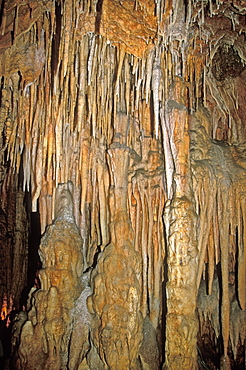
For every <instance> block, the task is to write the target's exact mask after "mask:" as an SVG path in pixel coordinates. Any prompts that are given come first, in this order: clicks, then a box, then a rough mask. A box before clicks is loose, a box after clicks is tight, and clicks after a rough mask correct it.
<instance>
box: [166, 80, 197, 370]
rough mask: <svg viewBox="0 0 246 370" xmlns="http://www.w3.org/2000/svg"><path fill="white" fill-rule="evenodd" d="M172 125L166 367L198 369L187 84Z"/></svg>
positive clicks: (170, 117) (175, 99)
mask: <svg viewBox="0 0 246 370" xmlns="http://www.w3.org/2000/svg"><path fill="white" fill-rule="evenodd" d="M166 123H167V124H168V125H169V129H170V132H171V137H170V142H171V150H172V156H173V160H174V163H175V173H174V180H173V198H172V200H169V201H168V203H167V206H166V209H165V226H166V233H167V266H168V282H167V286H166V295H167V317H166V349H165V350H166V362H165V365H164V368H165V369H168V370H174V369H175V370H176V369H182V370H191V369H196V368H197V367H196V366H197V359H196V357H197V354H196V352H197V350H196V342H197V338H196V337H197V331H198V321H197V318H196V313H195V310H196V274H197V245H196V244H197V242H196V214H195V212H194V205H193V202H192V192H191V191H190V171H189V145H190V144H189V133H188V112H187V109H186V104H185V89H184V88H183V85H182V81H178V82H176V85H175V87H174V89H173V91H172V95H171V94H170V100H169V101H167V107H166Z"/></svg>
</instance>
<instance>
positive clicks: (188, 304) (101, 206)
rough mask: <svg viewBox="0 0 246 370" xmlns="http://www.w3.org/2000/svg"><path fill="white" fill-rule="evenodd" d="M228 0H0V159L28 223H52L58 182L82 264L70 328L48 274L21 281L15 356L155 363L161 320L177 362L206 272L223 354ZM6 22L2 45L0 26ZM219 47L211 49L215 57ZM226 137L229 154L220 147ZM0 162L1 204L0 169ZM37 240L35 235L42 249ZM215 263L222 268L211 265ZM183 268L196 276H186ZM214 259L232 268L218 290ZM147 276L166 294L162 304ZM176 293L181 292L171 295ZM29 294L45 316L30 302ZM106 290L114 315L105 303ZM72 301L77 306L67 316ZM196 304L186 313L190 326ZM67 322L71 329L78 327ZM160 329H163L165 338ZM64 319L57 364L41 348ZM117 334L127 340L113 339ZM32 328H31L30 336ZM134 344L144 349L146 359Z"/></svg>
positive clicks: (240, 172) (234, 217)
mask: <svg viewBox="0 0 246 370" xmlns="http://www.w3.org/2000/svg"><path fill="white" fill-rule="evenodd" d="M228 6H229V5H228V2H227V1H224V2H220V1H217V3H216V4H214V3H213V2H212V1H205V0H203V1H191V0H190V1H188V2H187V1H186V2H183V1H163V0H160V1H159V0H158V1H154V0H153V1H150V0H149V1H148V2H146V1H143V0H139V1H136V2H130V1H128V2H118V1H110V2H106V1H105V2H97V1H77V0H71V1H68V0H62V1H60V2H52V1H48V2H37V3H35V2H33V3H29V2H28V4H27V3H25V4H24V3H23V4H22V3H20V2H18V1H17V2H16V3H15V4H14V5H13V4H12V3H9V4H8V2H4V3H3V5H2V21H1V32H0V33H1V37H3V38H0V54H1V58H0V59H3V60H4V63H3V62H1V63H0V72H1V75H2V76H3V77H2V80H1V95H0V97H1V107H0V130H1V132H3V136H1V139H0V144H1V145H0V150H1V157H0V159H1V165H3V166H4V165H6V164H7V162H6V161H5V159H4V158H5V155H6V158H7V161H8V166H9V167H10V168H11V171H13V172H15V173H16V175H18V174H19V179H20V185H21V186H22V189H23V190H24V191H26V192H27V193H29V192H30V191H31V192H32V210H33V211H39V214H40V222H41V232H42V234H44V235H47V233H49V230H51V229H50V227H51V225H52V222H53V225H54V224H56V222H57V221H56V220H55V215H56V211H55V209H56V206H57V200H56V199H57V198H56V197H57V194H58V193H59V191H60V190H59V187H60V185H59V184H60V183H66V184H68V185H67V187H68V188H69V192H70V193H71V194H72V196H71V197H72V198H71V202H72V203H73V205H74V208H75V211H74V217H75V222H76V225H77V226H78V227H79V229H80V233H81V235H82V237H83V239H84V243H83V244H82V245H81V247H80V248H81V251H82V252H83V256H82V257H81V258H82V259H83V263H84V271H85V274H86V278H85V275H83V274H82V271H80V272H79V273H78V276H77V278H78V279H81V278H82V276H83V278H84V279H85V280H83V279H82V280H83V284H82V285H83V288H84V290H83V291H81V290H80V289H78V291H77V295H76V298H75V297H74V299H72V301H73V304H74V305H75V311H76V312H75V313H74V317H73V320H74V324H72V319H71V321H70V324H71V328H73V329H74V331H71V332H69V330H70V329H68V328H67V326H66V325H70V324H67V321H66V320H65V316H64V315H65V314H64V312H65V311H64V312H63V309H64V307H63V306H62V305H63V304H68V302H67V301H68V296H69V294H68V293H66V292H65V293H64V302H65V303H63V302H62V299H61V297H60V296H59V294H58V293H59V287H58V285H59V284H58V282H57V280H56V278H54V279H55V280H56V281H55V283H56V284H55V283H54V286H53V287H52V288H51V287H50V279H51V278H50V277H49V276H48V275H47V274H48V273H47V271H45V268H43V270H41V273H40V276H41V280H42V290H41V291H40V292H39V293H36V294H34V303H33V305H32V309H31V311H30V313H29V316H28V321H27V323H26V324H25V325H24V327H23V332H22V334H21V336H22V337H21V338H22V340H23V343H24V344H23V346H22V345H21V348H20V351H19V357H18V356H17V357H18V359H17V363H18V364H19V365H18V366H20V368H21V366H22V367H25V366H26V361H27V363H28V366H29V367H30V368H31V366H33V364H32V365H30V364H29V361H31V360H30V359H29V358H30V356H29V354H28V351H31V352H30V353H35V352H37V353H40V359H41V361H40V363H42V362H45V363H46V365H47V366H50V368H52V367H54V368H55V366H58V367H60V368H62V366H63V367H65V366H70V368H71V369H72V368H80V367H82V366H84V367H85V368H86V367H87V368H93V367H94V368H103V367H106V368H117V366H118V368H120V367H121V366H122V368H127V366H128V367H134V366H136V367H137V366H138V367H144V368H145V367H146V369H150V368H151V366H153V368H158V367H159V366H160V356H161V355H160V353H159V350H158V349H157V347H158V346H161V345H160V343H158V341H159V339H158V335H157V333H158V330H160V328H161V325H162V324H161V320H163V321H165V322H164V323H163V326H166V359H163V362H166V366H168V364H169V363H170V362H171V363H170V366H173V368H175V367H177V366H179V365H177V363H176V359H174V357H175V356H176V355H177V356H179V355H180V352H177V351H178V349H177V343H182V351H183V352H182V356H185V353H186V352H185V351H186V350H187V353H188V355H187V356H186V359H185V361H186V362H185V363H183V362H182V358H181V357H182V356H181V357H180V363H182V366H183V367H184V368H187V369H188V368H189V366H191V364H195V363H196V344H195V338H196V331H197V328H198V321H197V318H196V316H195V314H194V312H195V309H194V307H195V305H196V294H197V295H198V296H200V295H202V294H204V292H203V280H204V279H207V280H208V281H207V285H208V294H209V295H211V297H213V294H215V290H216V289H217V290H219V291H220V288H219V285H218V287H217V288H215V285H216V284H217V282H216V279H217V278H219V279H222V280H221V285H222V288H223V289H222V292H221V291H220V294H222V303H221V304H222V305H221V312H222V314H221V316H220V317H219V318H218V320H220V321H221V322H222V331H221V332H220V333H218V332H219V331H220V329H219V328H218V323H217V322H215V321H216V320H214V321H213V320H212V319H211V312H210V313H209V312H208V313H207V316H209V317H210V319H211V320H212V321H213V322H212V324H211V325H212V326H213V329H214V330H215V332H216V335H217V334H218V335H219V334H222V336H223V343H224V357H222V362H223V361H224V360H225V361H226V363H227V362H228V357H227V356H228V353H227V349H229V350H230V340H231V343H232V347H233V351H234V353H236V351H237V346H238V340H239V338H243V334H242V329H240V325H239V324H238V323H239V321H240V320H241V319H242V320H243V314H241V315H238V316H240V320H239V319H238V321H237V328H236V329H235V331H234V332H233V329H232V315H233V313H232V312H230V314H229V313H228V312H229V310H230V309H231V311H233V308H232V307H234V309H235V311H236V312H240V313H242V312H244V311H243V310H245V250H244V249H245V248H244V244H245V243H244V242H245V238H246V236H245V235H244V234H245V229H246V228H245V227H244V224H245V222H246V221H245V199H244V190H243V189H244V187H245V176H244V170H245V163H244V159H242V158H244V151H245V147H244V146H243V145H244V142H245V138H246V134H245V130H244V128H243V122H244V120H245V113H244V108H243V107H244V103H245V101H244V98H243V97H242V96H243V95H245V94H244V93H245V91H246V87H245V84H244V77H245V70H244V64H245V60H246V57H245V48H244V47H243V46H242V45H243V38H242V35H243V32H244V31H245V25H244V24H243V18H244V17H245V14H244V10H242V5H240V6H239V5H238V2H234V8H236V9H237V11H238V12H239V14H240V16H237V19H236V21H235V22H234V16H235V13H233V9H231V8H230V9H229V7H228ZM115 9H117V12H115ZM118 9H119V12H121V14H118ZM11 17H12V18H11ZM127 17H128V18H127ZM11 19H12V22H11V21H10V20H11ZM126 19H129V25H130V26H129V27H132V30H130V32H128V31H129V30H128V31H126V29H125V23H126V22H125V20H126ZM219 21H221V22H222V23H223V27H221V29H219V27H218V26H217V24H216V23H218V24H219ZM231 22H232V23H231ZM116 25H117V27H116ZM228 25H229V26H228ZM231 26H232V28H233V30H231ZM228 27H229V28H228ZM11 32H12V33H11ZM127 32H128V33H127ZM240 34H242V35H240ZM11 35H12V42H13V45H11V43H10V44H8V41H7V37H9V36H11ZM134 37H135V39H134ZM134 40H135V41H134ZM1 43H3V44H1ZM134 43H136V45H135V46H134V45H133V44H134ZM23 53H25V54H23ZM23 55H24V56H23ZM221 56H224V57H225V58H224V61H223V63H224V64H223V63H221V64H218V63H219V62H220V60H221V59H223V58H221ZM229 57H231V59H232V60H234V62H235V63H234V64H233V63H232V64H233V65H232V64H230V61H229V59H228V60H227V59H226V58H229ZM11 61H12V63H11ZM235 64H236V65H237V67H235ZM241 91H242V93H241ZM193 126H194V127H193ZM225 142H228V144H230V145H226V144H225ZM239 145H242V148H243V149H242V150H241V152H240V155H238V154H236V149H235V148H237V147H238V146H239ZM239 157H240V158H241V159H240V158H239ZM122 166H125V167H124V168H123V169H122ZM227 166H228V170H227V169H226V167H227ZM229 169H230V171H229ZM1 171H2V172H1V176H3V178H4V182H3V185H1V190H0V191H1V195H2V194H3V197H2V200H1V202H2V203H1V208H3V207H2V204H4V205H6V199H7V198H6V197H7V195H6V194H5V193H6V192H7V191H8V190H7V189H8V188H9V186H10V185H11V184H12V183H11V181H12V180H11V179H10V177H11V176H10V175H9V176H7V177H6V178H5V174H6V171H5V169H3V170H2V169H1ZM22 171H23V175H22ZM70 181H72V183H73V185H72V184H71V183H70ZM224 182H225V183H226V184H227V185H226V187H224V188H223V186H224V185H223V184H224ZM235 184H236V185H235ZM237 187H238V188H240V189H241V190H236V188H237ZM224 193H228V198H226V195H225V194H224ZM233 194H234V195H235V194H236V195H235V196H233ZM234 198H235V199H236V200H235V199H234ZM21 199H22V198H21V196H20V198H18V202H21ZM18 207H20V205H19V206H18ZM20 208H21V207H20ZM233 209H238V212H234V211H233ZM4 212H5V211H4ZM10 212H12V211H10ZM163 212H164V213H165V217H164V223H163V220H162V214H163ZM12 216H13V215H12ZM12 216H11V217H12ZM11 217H10V218H11ZM19 221H20V220H19ZM19 221H18V222H19ZM2 222H3V225H5V215H4V217H3V221H2ZM164 230H165V231H164ZM77 231H78V230H77ZM123 234H124V235H123ZM128 234H129V235H128ZM18 238H19V236H17V239H18ZM20 238H21V237H20ZM44 238H45V237H44ZM43 240H45V239H43ZM184 240H185V241H186V242H184ZM43 248H44V245H43V244H42V243H41V247H40V250H41V251H42V252H41V253H44V254H45V253H46V252H44V251H43ZM54 248H55V247H54ZM51 252H52V251H50V253H51ZM47 253H48V252H47ZM52 253H53V254H52ZM52 253H51V255H50V261H53V265H52V267H51V266H49V268H51V269H53V268H54V266H55V265H56V262H54V261H55V259H54V258H55V257H54V253H56V251H54V250H53V252H52ZM71 253H73V252H71ZM165 253H166V261H167V264H168V266H166V264H164V255H165ZM16 258H17V259H18V258H19V257H18V256H16ZM42 258H45V257H44V256H43V257H42ZM79 258H80V257H79ZM231 261H233V262H231ZM114 264H116V265H117V266H118V267H119V271H115V269H113V267H112V266H114ZM17 265H18V263H17V264H16V266H17ZM219 265H220V266H221V270H222V272H221V274H222V276H219V277H217V275H218V272H217V270H218V266H219ZM229 265H232V267H230V268H229ZM188 267H189V268H188ZM134 269H135V271H134ZM164 269H166V270H165V271H164ZM189 269H190V270H192V271H191V273H190V271H189ZM230 269H231V270H230ZM125 270H126V271H125ZM127 271H128V272H127ZM129 271H131V272H129ZM189 273H190V275H191V276H193V275H194V274H195V275H196V276H194V279H193V281H191V278H190V276H189ZM54 274H55V273H54ZM120 274H122V280H121V281H119V280H120V279H119V275H120ZM127 274H128V275H127ZM230 274H231V275H233V274H234V275H235V277H236V285H235V292H234V293H235V294H234V295H235V297H236V298H235V300H234V301H232V299H231V293H230V292H231V291H230V289H231V287H230V285H231V280H230ZM164 276H165V277H164ZM8 278H9V277H8ZM165 279H168V283H167V282H166V281H165ZM51 280H52V279H51ZM68 280H69V279H68ZM129 281H130V283H129ZM115 282H117V284H118V285H119V287H118V286H117V287H116V286H115V284H116V283H115ZM215 282H216V283H215ZM127 284H128V286H127ZM162 285H165V286H164V288H165V290H166V292H165V294H166V295H167V314H166V313H165V314H163V317H162V311H164V309H163V306H162V302H163V301H162V300H163V297H162ZM53 288H54V289H53ZM15 289H17V288H16V286H15ZM62 289H63V288H62ZM81 289H82V288H81ZM71 290H72V288H71ZM102 292H103V294H104V296H103V297H102ZM184 292H185V293H184ZM62 294H63V292H62ZM67 294H68V295H67ZM71 294H72V292H71ZM180 295H183V296H185V297H186V298H185V299H184V302H180V303H178V308H177V307H175V304H174V303H175V299H177V300H178V301H179V296H180ZM89 296H90V297H89ZM88 297H89V298H88ZM173 297H174V298H173ZM187 297H188V299H187ZM87 298H88V299H87ZM213 298H214V297H213ZM213 298H211V299H213ZM42 299H43V302H42ZM52 299H53V301H54V302H55V303H54V304H52ZM189 299H190V301H189ZM87 302H88V303H87ZM119 302H120V304H119ZM218 304H220V303H218ZM45 305H47V307H48V308H47V317H45V314H44V313H41V311H42V309H44V306H45ZM71 305H72V303H71ZM117 305H119V306H120V308H119V310H121V312H122V317H125V316H126V317H128V322H127V320H125V319H124V320H125V321H124V320H123V319H122V321H120V318H118V319H116V318H115V317H116V312H117V310H118V308H116V306H117ZM35 307H36V308H38V312H37V313H35V312H34V311H35V309H34V308H35ZM54 307H57V312H55V308H54ZM61 307H62V308H61ZM117 307H118V306H117ZM189 308H190V311H189ZM65 309H67V308H65ZM80 309H83V310H85V311H86V313H85V316H86V317H82V318H80V317H79V311H80ZM89 311H90V313H89ZM199 312H201V311H199ZM91 313H92V314H93V315H91ZM52 315H53V316H54V321H52V318H51V316H52ZM124 315H125V316H124ZM165 315H166V316H165ZM164 316H165V317H164ZM205 316H206V315H205ZM205 316H204V317H203V315H202V314H201V313H199V320H200V321H201V322H200V325H201V327H202V326H203V324H204V323H203V322H202V320H203V319H204V320H205ZM112 317H113V318H115V319H114V321H113V324H112V323H111V319H112ZM202 317H203V319H202ZM91 320H92V321H91ZM93 320H95V321H93ZM112 320H113V319H112ZM117 320H118V321H117ZM42 321H44V323H42ZM123 321H124V322H123ZM56 325H57V332H56V333H55V336H54V338H53V337H52V332H53V331H55V329H54V327H55V326H56ZM76 325H78V327H80V328H83V330H85V332H84V335H83V336H82V337H81V338H79V333H78V330H77V329H76ZM230 325H231V326H230ZM91 326H93V329H91V332H90V334H88V331H89V327H91ZM116 327H119V328H120V329H119V330H118V329H117V328H116ZM177 328H178V330H177ZM193 329H194V332H192V330H193ZM76 330H77V331H76ZM81 330H82V329H81ZM145 331H146V332H147V333H149V338H152V339H151V343H150V342H149V341H150V339H149V338H148V335H147V334H146V333H145ZM239 331H240V333H239ZM173 332H174V333H175V335H176V332H178V334H177V337H175V336H174V337H175V338H178V340H177V341H176V343H175V338H172V334H173ZM45 333H46V334H45ZM122 333H123V334H122ZM67 334H68V336H69V335H71V343H73V344H71V345H72V346H74V350H71V353H72V355H71V358H70V360H69V363H68V365H67V364H65V362H66V361H67V359H64V358H63V355H61V358H59V359H58V357H59V356H58V355H57V354H56V353H54V351H53V349H54V347H62V351H63V349H64V348H65V347H66V345H67V347H66V348H65V349H67V348H68V341H67V339H66V340H65V339H64V340H65V342H66V343H67V344H66V345H65V344H64V343H63V342H61V337H64V338H65V336H66V335H67ZM109 334H110V335H111V337H110V335H109ZM134 334H135V336H136V338H135V339H134V338H133V336H134ZM117 335H118V337H119V338H120V340H122V342H121V343H125V345H127V346H128V347H129V349H128V353H127V351H125V352H124V350H123V349H122V348H120V347H119V346H118V347H117V345H116V344H114V341H115V342H116V338H117ZM121 335H125V339H124V340H123V339H121ZM88 336H89V337H90V339H88ZM46 337H47V338H48V339H47V338H46ZM229 337H230V339H229ZM33 338H36V339H35V342H39V341H40V342H41V340H43V339H42V338H45V339H44V340H43V344H42V345H41V344H40V343H39V344H37V345H36V344H35V346H34V349H31V348H30V343H31V341H32V340H33ZM112 338H113V339H112ZM46 339H47V340H48V341H47V340H46ZM77 340H78V341H79V343H80V346H81V348H79V347H76V345H75V343H76V341H77ZM179 340H180V342H179ZM242 340H243V339H242ZM28 343H29V344H28ZM188 343H190V344H189V345H188ZM25 344H26V348H25ZM63 345H64V346H65V347H64V348H63ZM122 346H124V345H123V344H122ZM148 346H150V347H151V348H153V353H154V354H155V355H153V357H151V358H149V357H148V353H147V349H146V348H147V347H148ZM186 347H187V348H186ZM188 347H189V348H188ZM114 348H116V355H115V358H113V355H112V353H113V349H114ZM32 351H33V352H32ZM111 351H112V353H111ZM139 354H140V357H138V356H139ZM100 356H101V357H100ZM158 356H159V358H158ZM48 357H49V359H47V358H48ZM64 357H66V356H65V355H64ZM122 359H123V360H122ZM118 360H119V363H120V364H117V361H118ZM56 361H58V362H56ZM55 362H56V365H54V363H55ZM123 362H124V364H125V365H124V366H125V367H124V366H123V365H122V363H123ZM152 362H153V363H152ZM57 364H58V365H57ZM81 364H83V365H81ZM40 366H42V365H40ZM192 366H193V365H192ZM194 366H195V365H194ZM222 366H227V367H228V366H229V365H222ZM170 368H171V367H170Z"/></svg>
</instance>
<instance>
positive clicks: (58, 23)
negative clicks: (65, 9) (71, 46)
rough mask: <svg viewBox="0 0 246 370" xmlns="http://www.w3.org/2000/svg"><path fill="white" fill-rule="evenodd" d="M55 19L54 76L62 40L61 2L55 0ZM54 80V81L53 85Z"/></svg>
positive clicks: (52, 62)
mask: <svg viewBox="0 0 246 370" xmlns="http://www.w3.org/2000/svg"><path fill="white" fill-rule="evenodd" d="M55 20H56V29H55V33H54V36H53V39H52V54H51V70H52V78H53V79H54V75H55V74H56V72H57V67H58V64H59V46H60V40H61V25H62V13H61V4H59V3H58V2H57V1H56V2H55ZM53 84H54V81H52V85H53Z"/></svg>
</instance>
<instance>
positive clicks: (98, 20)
mask: <svg viewBox="0 0 246 370" xmlns="http://www.w3.org/2000/svg"><path fill="white" fill-rule="evenodd" d="M102 7H103V0H98V2H97V6H96V12H97V14H96V21H95V33H100V25H101V18H102Z"/></svg>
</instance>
